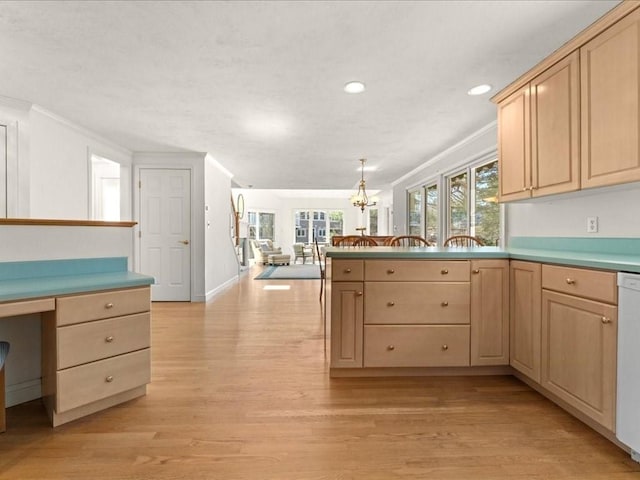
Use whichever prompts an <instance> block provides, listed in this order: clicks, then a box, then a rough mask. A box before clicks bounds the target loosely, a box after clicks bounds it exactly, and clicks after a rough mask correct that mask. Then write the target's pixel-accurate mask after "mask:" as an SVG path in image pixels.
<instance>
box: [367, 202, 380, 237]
mask: <svg viewBox="0 0 640 480" xmlns="http://www.w3.org/2000/svg"><path fill="white" fill-rule="evenodd" d="M369 235H378V209H377V208H370V209H369Z"/></svg>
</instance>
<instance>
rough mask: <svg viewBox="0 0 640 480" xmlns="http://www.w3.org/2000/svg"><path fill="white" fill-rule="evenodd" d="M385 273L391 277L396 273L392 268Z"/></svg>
mask: <svg viewBox="0 0 640 480" xmlns="http://www.w3.org/2000/svg"><path fill="white" fill-rule="evenodd" d="M387 273H388V274H389V275H393V274H394V273H396V271H395V270H394V269H393V268H390V269H389V270H387Z"/></svg>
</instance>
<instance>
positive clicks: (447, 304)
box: [440, 300, 449, 307]
mask: <svg viewBox="0 0 640 480" xmlns="http://www.w3.org/2000/svg"><path fill="white" fill-rule="evenodd" d="M440 305H442V306H443V307H448V306H449V302H447V301H446V300H445V301H444V302H442V303H441V304H440Z"/></svg>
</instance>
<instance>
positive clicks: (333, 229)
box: [294, 210, 344, 243]
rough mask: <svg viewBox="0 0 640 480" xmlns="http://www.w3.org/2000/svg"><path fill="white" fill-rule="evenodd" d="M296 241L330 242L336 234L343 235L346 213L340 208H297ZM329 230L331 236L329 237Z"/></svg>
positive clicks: (295, 215) (295, 216)
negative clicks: (329, 209) (331, 209)
mask: <svg viewBox="0 0 640 480" xmlns="http://www.w3.org/2000/svg"><path fill="white" fill-rule="evenodd" d="M294 218H295V222H296V225H295V230H296V238H295V242H296V243H312V242H313V241H315V240H317V241H318V243H329V242H330V241H331V237H333V236H334V235H342V232H343V225H344V220H343V218H344V215H343V212H342V211H340V210H333V211H328V212H327V211H324V210H297V211H296V212H295V214H294ZM310 219H313V220H310ZM327 232H329V238H327Z"/></svg>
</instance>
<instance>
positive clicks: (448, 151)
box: [391, 120, 498, 187]
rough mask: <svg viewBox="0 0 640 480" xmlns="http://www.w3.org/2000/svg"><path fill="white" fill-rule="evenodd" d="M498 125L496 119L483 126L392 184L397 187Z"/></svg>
mask: <svg viewBox="0 0 640 480" xmlns="http://www.w3.org/2000/svg"><path fill="white" fill-rule="evenodd" d="M497 125H498V121H497V120H494V121H492V122H491V123H489V124H487V125H485V126H484V127H482V128H481V129H479V130H476V131H475V132H473V133H472V134H471V135H469V136H468V137H465V138H463V139H462V140H460V141H459V142H458V143H456V144H454V145H452V146H450V147H449V148H447V149H445V150H443V151H442V152H440V153H438V154H437V155H436V156H435V157H432V158H430V159H429V160H427V161H426V162H425V163H423V164H422V165H420V166H419V167H416V168H414V169H413V170H411V171H410V172H408V173H405V174H404V175H403V176H402V177H400V178H398V179H397V180H394V181H393V182H391V185H392V186H393V187H396V186H397V185H398V184H400V183H402V182H404V181H405V180H408V179H409V178H411V177H413V176H415V175H417V174H418V173H419V172H421V171H422V170H424V169H425V168H427V167H430V166H431V165H433V164H434V163H437V162H439V161H440V160H442V159H444V158H446V157H448V156H449V155H451V154H452V153H454V152H456V151H457V150H460V149H461V148H464V147H466V146H467V145H469V144H470V143H472V142H474V141H475V140H477V139H478V138H480V137H482V136H483V135H485V134H486V133H487V132H489V131H490V130H491V129H495V128H497Z"/></svg>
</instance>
